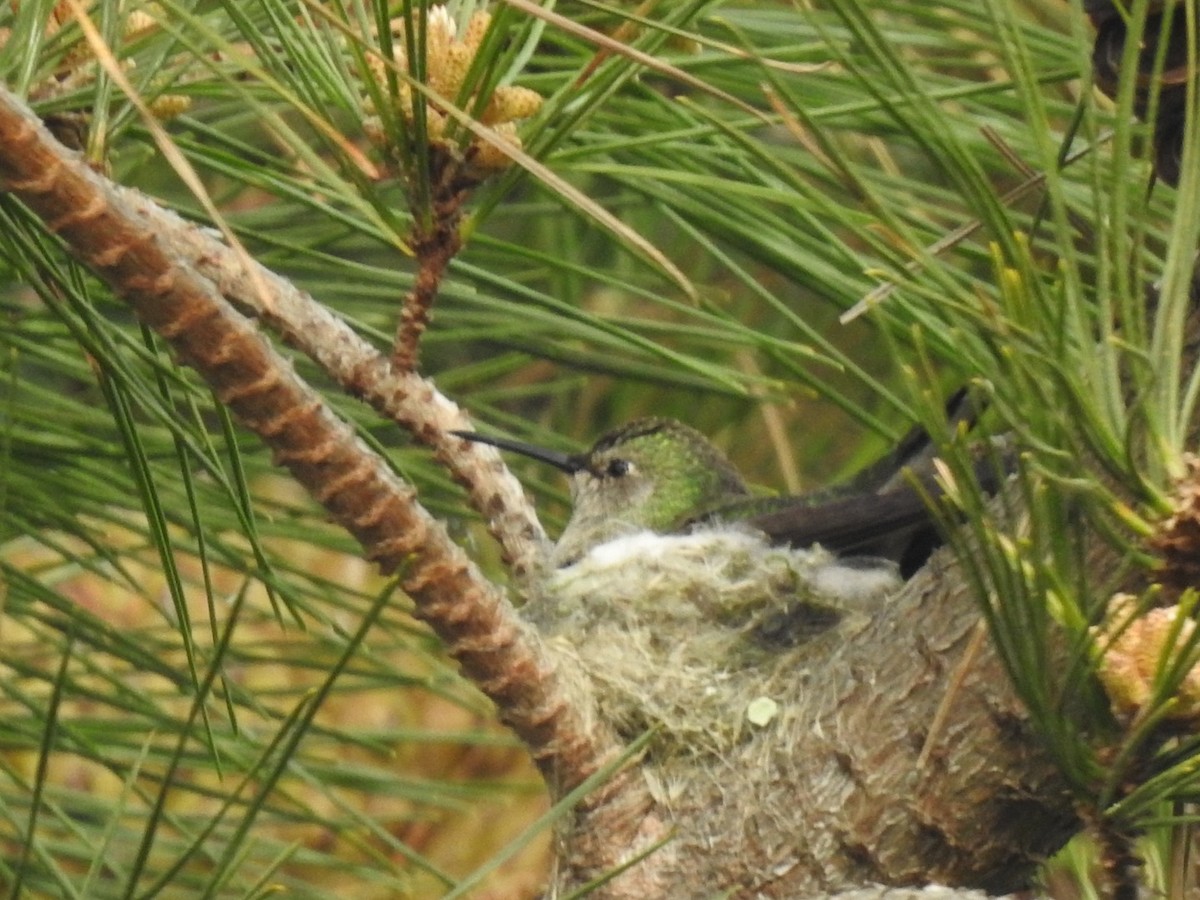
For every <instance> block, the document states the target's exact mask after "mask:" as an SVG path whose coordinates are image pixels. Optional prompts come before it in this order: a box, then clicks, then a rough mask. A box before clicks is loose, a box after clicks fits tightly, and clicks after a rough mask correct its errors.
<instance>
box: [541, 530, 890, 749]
mask: <svg viewBox="0 0 1200 900" xmlns="http://www.w3.org/2000/svg"><path fill="white" fill-rule="evenodd" d="M899 585H900V579H899V577H898V575H897V573H896V570H895V568H894V567H893V566H891V565H890V564H888V563H886V562H884V561H882V560H847V561H845V562H842V561H839V560H837V559H835V558H834V557H833V556H832V555H831V554H829V553H827V552H826V551H824V550H822V549H821V548H819V547H815V548H811V549H806V550H796V549H792V548H788V547H776V546H771V545H770V544H769V543H768V542H767V541H766V540H765V538H763V537H762V536H761V535H759V534H757V533H755V532H752V531H748V530H747V531H738V530H728V529H723V530H715V529H714V530H708V531H699V532H694V533H690V534H684V535H666V536H663V535H655V534H651V533H649V532H643V533H639V534H634V535H628V536H625V537H622V538H618V539H616V540H614V541H611V542H609V543H606V544H603V545H601V546H599V547H596V548H593V550H592V551H591V552H589V553H588V554H587V555H586V556H585V557H584V558H583V559H581V560H580V561H579V562H577V563H575V564H574V565H571V566H568V567H565V568H562V569H557V570H554V571H553V572H551V573H549V574H548V575H547V577H546V578H545V580H544V586H543V587H542V589H541V590H540V591H539V592H538V593H537V595H536V596H535V597H533V599H531V601H530V603H529V604H527V606H526V607H525V615H526V616H527V617H528V618H530V620H531V621H533V622H534V624H536V625H537V626H538V627H539V629H540V630H541V631H542V633H543V634H544V635H545V636H546V637H547V638H548V639H549V641H550V644H551V646H552V647H553V648H554V649H555V651H556V652H557V653H558V654H559V655H560V657H561V665H560V671H562V672H564V673H567V674H568V675H570V674H576V673H577V674H578V676H579V677H580V678H582V679H583V680H584V681H585V682H586V683H587V684H588V686H589V689H590V690H591V692H592V693H593V695H594V697H595V700H596V704H597V708H598V711H599V714H600V715H601V716H602V717H603V718H604V719H605V720H606V721H607V722H609V723H610V724H612V725H613V726H614V727H616V729H617V730H618V732H619V733H620V734H622V735H623V736H624V737H627V738H633V737H636V736H638V735H640V734H642V733H644V732H645V731H646V730H648V729H654V730H655V731H656V735H655V738H654V742H653V744H652V748H653V749H652V752H653V753H655V754H657V755H660V756H665V757H671V756H679V755H686V756H695V755H704V754H717V755H725V754H727V753H729V752H730V751H732V750H733V749H734V748H735V747H737V746H739V745H742V744H746V743H747V742H750V741H753V740H754V739H755V738H756V737H763V738H766V737H767V736H769V735H770V733H771V732H772V731H773V730H776V729H786V728H787V727H788V722H789V720H792V719H793V717H794V716H795V715H796V714H798V712H799V711H800V710H801V709H802V708H803V707H804V706H805V705H806V704H807V703H809V702H810V700H811V699H812V698H811V697H810V696H809V695H810V694H811V693H812V690H813V687H812V685H813V684H819V681H820V679H819V678H815V677H814V673H815V675H818V676H819V673H820V659H821V658H823V657H824V656H825V655H827V654H828V653H829V652H830V650H831V648H832V647H833V646H836V644H837V643H839V642H840V641H842V640H844V639H845V637H846V636H847V634H848V633H850V632H851V631H852V630H854V629H857V628H861V627H862V625H863V624H865V622H866V621H868V613H869V611H870V609H871V607H872V605H873V604H876V603H878V602H880V601H881V600H882V599H883V598H885V597H886V596H887V595H888V594H889V593H890V592H891V591H893V590H895V589H896V588H897V587H898V586H899Z"/></svg>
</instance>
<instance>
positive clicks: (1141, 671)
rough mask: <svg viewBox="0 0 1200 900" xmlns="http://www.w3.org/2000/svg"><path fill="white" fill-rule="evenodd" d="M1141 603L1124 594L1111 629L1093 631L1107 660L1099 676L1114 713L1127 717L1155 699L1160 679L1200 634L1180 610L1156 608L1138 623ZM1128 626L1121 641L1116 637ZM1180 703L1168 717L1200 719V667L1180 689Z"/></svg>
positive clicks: (1115, 599) (1113, 607)
mask: <svg viewBox="0 0 1200 900" xmlns="http://www.w3.org/2000/svg"><path fill="white" fill-rule="evenodd" d="M1136 603H1137V600H1136V599H1135V598H1134V597H1132V596H1131V595H1129V594H1118V595H1116V596H1115V597H1113V602H1112V604H1111V605H1110V608H1109V613H1108V617H1107V618H1108V621H1107V624H1105V625H1102V626H1099V627H1096V628H1092V629H1091V631H1092V635H1093V636H1094V637H1095V639H1096V640H1097V642H1098V643H1099V645H1100V647H1101V652H1102V655H1101V657H1100V665H1099V669H1098V671H1097V675H1098V676H1099V678H1100V682H1101V684H1102V685H1103V686H1104V690H1105V692H1106V693H1107V694H1108V699H1109V702H1110V703H1111V704H1112V708H1113V713H1114V714H1115V715H1117V716H1119V717H1122V718H1127V717H1132V716H1134V715H1136V714H1137V713H1138V712H1139V711H1140V710H1141V709H1142V707H1143V706H1145V705H1146V703H1147V702H1148V701H1149V700H1150V696H1151V693H1152V692H1153V689H1154V680H1155V675H1156V673H1158V672H1159V671H1162V670H1163V668H1164V667H1165V666H1167V665H1169V664H1171V663H1173V662H1174V661H1175V658H1176V657H1177V655H1178V653H1179V649H1178V648H1179V647H1181V646H1183V645H1185V644H1186V642H1187V641H1188V639H1189V638H1190V637H1191V636H1192V633H1193V632H1194V631H1195V629H1196V623H1195V622H1194V621H1193V620H1192V619H1190V618H1186V617H1185V618H1184V619H1183V621H1182V622H1181V621H1179V619H1180V616H1181V615H1184V614H1183V613H1182V612H1181V611H1180V609H1179V607H1177V606H1176V607H1170V608H1162V609H1151V610H1149V611H1147V612H1145V613H1143V614H1141V615H1140V616H1138V617H1137V618H1135V619H1134V620H1133V621H1132V622H1128V624H1126V623H1127V620H1128V616H1129V615H1130V614H1131V613H1132V612H1133V610H1134V609H1135V605H1136ZM1123 626H1124V630H1123V631H1120V633H1119V634H1117V636H1116V638H1115V639H1111V635H1112V634H1114V633H1116V632H1117V631H1118V630H1119V629H1121V628H1122V627H1123ZM1173 699H1174V700H1176V701H1177V703H1176V705H1175V707H1174V708H1173V709H1171V710H1170V711H1169V712H1168V713H1167V716H1166V718H1168V719H1171V720H1174V721H1191V720H1195V719H1197V718H1200V665H1197V666H1193V667H1192V668H1191V669H1190V670H1189V671H1188V673H1187V674H1186V675H1184V677H1183V680H1182V681H1181V682H1180V684H1179V690H1178V692H1177V693H1176V695H1175V697H1174V698H1173Z"/></svg>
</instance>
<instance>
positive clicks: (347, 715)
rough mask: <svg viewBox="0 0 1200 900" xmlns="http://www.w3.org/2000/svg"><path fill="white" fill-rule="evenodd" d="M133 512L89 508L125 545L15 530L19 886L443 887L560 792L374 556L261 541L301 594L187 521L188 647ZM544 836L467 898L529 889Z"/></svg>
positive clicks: (12, 620)
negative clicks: (107, 515)
mask: <svg viewBox="0 0 1200 900" xmlns="http://www.w3.org/2000/svg"><path fill="white" fill-rule="evenodd" d="M256 488H258V489H259V490H262V489H264V488H266V489H267V492H268V493H271V494H273V495H275V497H276V499H277V500H286V498H287V497H288V496H289V494H292V493H294V492H295V490H296V489H295V488H293V487H292V486H290V485H289V484H287V483H284V482H283V481H282V479H275V480H273V482H272V483H268V484H257V485H256ZM119 518H120V517H119V516H114V518H113V519H112V520H110V521H108V522H105V523H101V522H95V521H93V522H91V523H90V525H91V526H92V533H93V534H99V535H103V536H104V537H105V538H106V541H107V549H109V550H111V551H112V552H113V554H114V555H113V560H116V559H118V558H119V562H116V563H114V562H106V561H104V560H102V559H99V558H98V557H97V556H96V555H95V554H93V553H92V552H91V550H90V548H88V547H86V546H85V545H84V544H83V543H82V542H81V541H80V540H79V539H78V538H72V537H67V536H64V535H56V534H53V533H47V534H44V535H40V536H39V540H33V539H30V538H18V539H14V540H11V541H9V542H8V543H6V544H5V545H3V546H2V547H0V565H2V566H3V571H4V573H5V576H6V577H5V581H4V584H3V588H4V593H3V595H2V597H3V601H4V603H3V613H2V617H0V647H2V648H3V649H2V652H0V685H3V688H2V690H0V858H2V859H3V860H4V861H3V862H2V863H0V883H3V884H5V886H6V889H15V887H16V878H17V874H16V873H18V872H19V873H21V874H20V878H21V886H22V888H23V889H24V893H23V896H28V897H65V896H81V897H108V896H124V895H126V892H127V891H134V893H135V895H139V896H140V895H144V894H145V892H147V891H151V890H152V889H153V888H154V886H155V885H157V886H158V887H159V888H160V889H161V891H162V893H160V894H158V895H159V896H177V897H178V896H196V897H199V896H208V895H211V896H222V897H225V896H230V897H233V896H260V895H264V894H272V895H274V894H276V893H278V892H282V895H283V896H302V897H322V896H327V897H364V898H384V897H437V896H442V895H443V894H444V893H446V892H447V891H448V890H449V889H450V888H451V886H452V885H454V884H455V883H456V882H457V881H458V880H459V879H461V878H464V877H466V876H468V875H470V874H472V873H473V872H474V871H475V869H476V868H477V867H479V866H481V865H482V864H484V863H485V862H487V861H488V860H489V859H491V858H492V857H494V856H495V855H496V854H497V853H498V851H500V850H501V849H503V848H505V847H507V846H508V845H509V844H510V842H512V841H513V840H514V839H516V838H517V837H518V836H519V835H520V833H521V832H522V830H523V829H526V828H528V827H529V825H530V823H531V822H532V821H533V820H534V819H536V817H537V816H538V815H540V814H541V813H542V812H544V811H545V808H546V801H545V796H544V791H543V789H542V785H541V781H540V779H539V778H538V776H537V774H536V772H535V771H534V770H533V768H532V766H531V765H530V763H529V760H528V757H527V756H526V754H525V753H524V751H523V750H522V748H521V747H520V746H519V745H518V744H517V742H516V741H515V740H514V739H513V738H512V737H511V736H510V735H508V734H507V732H506V731H505V730H504V729H503V728H501V727H500V726H499V725H498V724H497V723H496V721H495V716H494V712H493V710H492V708H491V705H490V703H489V702H488V701H486V700H485V699H484V698H483V697H482V696H481V695H479V694H477V693H476V692H475V691H474V690H473V689H472V688H471V687H469V686H468V685H467V684H465V683H464V682H463V681H462V680H461V679H460V678H459V677H458V676H457V675H456V674H455V671H454V666H453V664H452V663H451V662H450V661H448V660H446V659H445V658H443V657H442V656H441V655H440V653H439V651H438V647H437V644H436V642H435V641H434V640H433V639H432V638H431V637H430V635H429V634H428V633H427V631H426V629H425V628H424V627H423V626H422V625H420V624H419V623H417V622H416V621H415V620H414V619H413V618H412V617H411V615H410V613H409V609H410V607H409V604H408V602H407V601H406V600H405V598H404V597H403V596H402V595H400V594H398V593H391V589H390V586H389V584H388V582H387V581H386V580H385V579H383V578H382V577H380V576H379V575H378V574H375V573H374V572H373V571H372V567H371V566H369V565H368V564H367V563H364V562H363V561H362V560H361V559H358V558H356V557H354V556H353V555H351V554H346V553H343V552H338V551H336V550H332V549H323V548H322V547H321V546H320V545H319V544H318V543H314V542H313V541H306V540H282V539H272V538H268V539H266V540H264V541H263V549H264V550H265V551H266V553H267V554H268V558H269V560H270V563H271V565H272V568H273V570H274V571H275V572H276V573H277V575H278V577H280V578H288V579H291V580H292V581H293V582H296V583H299V582H301V581H303V583H304V584H305V585H307V587H306V588H305V589H303V590H298V589H294V590H292V591H291V594H292V596H291V598H290V603H292V604H294V605H292V606H291V607H290V608H288V607H285V605H284V603H283V602H282V601H281V598H280V597H279V596H278V593H276V596H274V597H272V596H271V595H270V593H269V592H268V591H267V589H266V588H265V587H264V583H263V581H261V580H248V579H247V578H246V576H245V575H243V574H240V573H237V572H234V571H232V570H230V569H229V568H228V567H223V566H219V565H211V564H210V565H208V566H207V567H205V566H202V565H201V564H200V560H199V559H198V557H197V556H196V555H195V554H194V553H189V552H187V551H186V550H184V549H182V547H183V546H184V545H185V544H186V542H185V541H182V540H181V541H180V543H179V549H177V550H176V552H175V553H174V559H173V564H174V567H175V569H176V572H177V574H178V576H179V579H180V582H181V584H182V587H183V598H184V603H185V607H186V611H187V612H186V614H187V616H188V617H189V618H190V620H191V628H190V633H191V635H192V638H193V641H194V645H193V647H192V648H191V651H190V656H191V662H189V651H188V649H187V648H186V647H185V646H184V644H183V641H182V639H181V637H180V628H179V624H178V620H179V615H180V612H179V610H178V609H177V607H176V605H175V603H174V602H173V600H172V591H171V589H170V587H169V586H168V583H167V579H166V576H165V575H164V567H163V564H162V562H161V560H160V559H159V557H158V554H157V553H156V552H155V551H154V550H153V549H151V548H149V547H147V545H146V541H145V534H144V528H145V523H144V521H136V520H133V519H130V520H129V521H128V522H127V523H122V522H120V521H119ZM56 545H57V548H58V549H57V550H56V549H54V548H55V546H56ZM276 567H277V568H276ZM89 568H91V569H93V571H88V569H89ZM285 569H286V571H285ZM300 573H303V574H302V575H301V574H300ZM385 596H386V601H385V605H384V607H383V609H382V611H381V612H380V613H379V614H378V617H377V619H375V620H374V622H373V624H372V625H371V627H370V628H369V630H368V631H367V633H366V636H365V638H364V639H363V640H362V642H361V644H359V645H358V646H357V647H356V649H354V650H353V652H352V654H351V655H350V656H349V658H347V656H346V654H347V653H348V652H349V650H348V648H349V647H350V643H351V640H352V638H353V636H354V635H355V632H356V631H357V630H358V628H359V627H360V625H361V624H362V622H363V620H364V616H366V615H368V614H369V613H368V610H369V609H370V607H371V605H372V603H374V602H375V601H376V600H377V598H381V597H385ZM210 603H211V605H210ZM68 614H69V615H68ZM70 618H76V619H81V620H83V621H82V624H77V625H74V626H72V625H71V624H69V621H70ZM64 654H65V658H66V662H65V665H64ZM218 657H220V660H219V662H218V661H216V660H217V659H218ZM193 667H194V668H195V671H196V672H197V673H198V675H193V673H192V669H193ZM210 667H211V669H212V670H213V671H215V672H216V678H215V680H214V681H213V683H212V685H211V691H207V692H206V699H205V701H204V703H203V712H202V714H200V715H192V708H193V704H194V701H195V698H196V696H197V694H198V693H199V689H198V688H197V684H198V683H199V682H203V680H204V678H205V675H206V673H207V672H208V671H209V669H210ZM334 673H336V677H334ZM331 679H332V683H331ZM310 717H311V721H308V719H309V718H310ZM189 720H190V724H188V723H189ZM298 730H302V731H303V734H302V735H300V734H298ZM182 734H186V735H187V738H186V740H183V741H181V737H180V736H181V735H182ZM50 736H52V738H53V746H52V747H51V748H50V749H45V745H47V744H48V743H49V740H48V738H49V737H50ZM243 833H244V836H243ZM31 834H32V835H33V840H32V841H31V839H30V838H31ZM548 844H549V838H548V835H547V833H546V832H545V831H541V832H535V834H534V836H533V837H532V839H530V840H528V842H527V843H525V844H524V845H523V846H521V847H520V849H518V850H517V852H516V853H515V855H513V856H512V857H511V858H510V859H508V860H507V861H505V862H503V863H502V864H501V865H499V867H498V868H497V869H496V870H495V871H493V872H491V873H490V874H488V875H487V876H486V877H485V878H483V879H482V884H481V887H480V888H479V889H478V890H476V891H475V892H474V893H472V896H476V897H496V898H500V897H504V898H510V897H511V898H517V897H528V896H533V895H534V894H535V892H536V890H537V888H538V886H539V885H540V884H541V883H542V881H543V879H544V877H545V871H546V866H547V852H548ZM235 845H236V846H235ZM210 890H211V891H212V893H211V894H206V891H210Z"/></svg>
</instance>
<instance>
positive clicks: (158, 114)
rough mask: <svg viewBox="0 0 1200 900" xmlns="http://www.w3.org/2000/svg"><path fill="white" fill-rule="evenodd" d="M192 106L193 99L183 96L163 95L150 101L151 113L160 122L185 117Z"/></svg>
mask: <svg viewBox="0 0 1200 900" xmlns="http://www.w3.org/2000/svg"><path fill="white" fill-rule="evenodd" d="M191 106H192V98H191V97H186V96H184V95H183V94H163V95H161V96H159V97H155V98H154V99H153V100H151V101H150V113H151V115H153V116H154V118H156V119H158V120H159V121H160V122H165V121H167V120H169V119H174V118H175V117H176V116H181V115H183V114H184V113H185V112H187V111H188V110H189V109H190V108H191Z"/></svg>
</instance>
